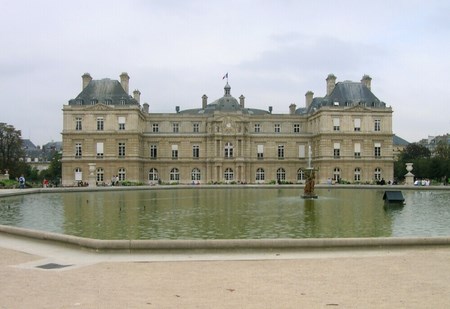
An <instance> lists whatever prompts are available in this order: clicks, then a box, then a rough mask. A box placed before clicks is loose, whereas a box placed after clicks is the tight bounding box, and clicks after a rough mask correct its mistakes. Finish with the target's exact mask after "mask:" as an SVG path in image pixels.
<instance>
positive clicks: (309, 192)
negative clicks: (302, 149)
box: [302, 145, 317, 199]
mask: <svg viewBox="0 0 450 309" xmlns="http://www.w3.org/2000/svg"><path fill="white" fill-rule="evenodd" d="M311 154H312V152H311V145H309V146H308V167H307V168H306V170H307V171H308V176H307V177H308V178H307V179H306V183H305V188H304V190H303V195H302V198H304V199H316V198H317V195H316V194H315V193H314V185H315V175H314V172H315V169H314V168H313V167H312V166H311Z"/></svg>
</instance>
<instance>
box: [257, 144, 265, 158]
mask: <svg viewBox="0 0 450 309" xmlns="http://www.w3.org/2000/svg"><path fill="white" fill-rule="evenodd" d="M257 153H258V155H257V156H258V159H262V158H264V145H258V146H257Z"/></svg>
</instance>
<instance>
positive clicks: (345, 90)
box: [296, 81, 386, 114]
mask: <svg viewBox="0 0 450 309" xmlns="http://www.w3.org/2000/svg"><path fill="white" fill-rule="evenodd" d="M355 105H362V106H367V107H378V108H384V107H386V103H384V102H382V101H380V100H379V99H378V98H377V97H376V96H375V95H374V94H373V93H372V91H371V90H370V89H369V88H368V87H367V86H366V85H365V84H363V83H360V82H352V81H343V82H338V83H336V85H335V87H334V89H333V91H332V92H331V93H330V94H329V95H326V96H324V97H315V98H313V100H312V102H311V105H310V106H309V107H308V108H306V109H305V108H299V109H297V110H296V114H304V113H310V112H313V111H315V110H318V109H319V108H321V107H323V106H340V107H347V106H355Z"/></svg>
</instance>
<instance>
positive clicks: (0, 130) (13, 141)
mask: <svg viewBox="0 0 450 309" xmlns="http://www.w3.org/2000/svg"><path fill="white" fill-rule="evenodd" d="M21 135H22V134H21V132H20V130H16V129H15V128H14V127H13V126H12V125H8V124H6V123H3V122H1V123H0V170H1V171H2V172H3V171H4V170H8V171H9V174H10V175H11V177H14V178H15V177H18V176H20V174H23V173H24V172H25V171H26V164H25V163H24V162H23V161H22V162H21V160H20V159H21V158H23V157H24V150H23V147H22V137H21Z"/></svg>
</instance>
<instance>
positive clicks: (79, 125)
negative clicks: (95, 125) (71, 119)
mask: <svg viewBox="0 0 450 309" xmlns="http://www.w3.org/2000/svg"><path fill="white" fill-rule="evenodd" d="M82 121H83V119H82V118H81V117H77V118H75V130H76V131H81V130H82V129H83V122H82Z"/></svg>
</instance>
